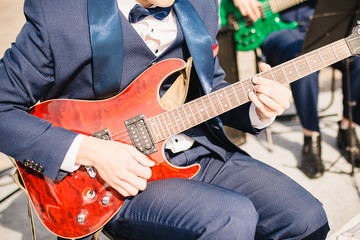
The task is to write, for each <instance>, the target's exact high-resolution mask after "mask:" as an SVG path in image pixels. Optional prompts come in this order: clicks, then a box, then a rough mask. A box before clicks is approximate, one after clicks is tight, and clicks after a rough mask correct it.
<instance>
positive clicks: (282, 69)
mask: <svg viewBox="0 0 360 240" xmlns="http://www.w3.org/2000/svg"><path fill="white" fill-rule="evenodd" d="M280 67H281V71H282V72H283V74H284V76H285V80H286V82H287V83H289V80H288V78H287V76H286V73H285V71H284V68H283V66H282V65H280Z"/></svg>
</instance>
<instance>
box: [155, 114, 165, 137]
mask: <svg viewBox="0 0 360 240" xmlns="http://www.w3.org/2000/svg"><path fill="white" fill-rule="evenodd" d="M155 118H157V119H159V115H158V116H155V117H154V121H155V127H156V128H157V131H158V134H156V136H157V137H158V138H159V139H162V138H164V137H165V135H164V136H163V135H162V134H161V130H163V129H162V128H161V129H159V127H158V124H157V123H156V122H158V123H159V121H156V119H155ZM164 134H165V132H164Z"/></svg>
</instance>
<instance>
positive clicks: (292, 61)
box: [291, 60, 300, 77]
mask: <svg viewBox="0 0 360 240" xmlns="http://www.w3.org/2000/svg"><path fill="white" fill-rule="evenodd" d="M291 63H292V64H293V66H294V68H295V71H296V74H297V75H298V77H300V74H299V72H298V70H297V68H296V65H295V63H294V60H291Z"/></svg>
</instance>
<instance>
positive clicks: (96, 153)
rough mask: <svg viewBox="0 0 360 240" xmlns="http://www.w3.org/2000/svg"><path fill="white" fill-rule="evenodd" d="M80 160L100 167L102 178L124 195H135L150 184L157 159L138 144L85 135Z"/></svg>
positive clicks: (97, 168) (98, 169) (83, 163)
mask: <svg viewBox="0 0 360 240" xmlns="http://www.w3.org/2000/svg"><path fill="white" fill-rule="evenodd" d="M76 164H79V165H84V166H92V167H94V168H96V170H97V171H98V173H99V174H100V176H101V178H102V179H103V180H104V181H105V182H107V183H108V184H109V185H110V186H111V187H113V188H114V189H115V190H116V191H118V192H119V193H120V194H121V195H123V196H124V197H128V196H135V195H136V194H137V193H138V192H139V191H142V190H144V189H145V188H146V186H147V181H146V179H149V178H150V177H151V169H150V167H152V166H154V164H155V163H154V162H153V161H151V160H150V159H148V158H147V157H146V156H145V155H143V154H142V153H140V152H139V151H138V150H137V149H136V148H135V147H134V146H131V145H127V144H123V143H119V142H115V141H106V140H101V139H98V138H94V137H85V138H84V139H83V141H82V142H81V146H80V149H79V152H78V155H77V157H76Z"/></svg>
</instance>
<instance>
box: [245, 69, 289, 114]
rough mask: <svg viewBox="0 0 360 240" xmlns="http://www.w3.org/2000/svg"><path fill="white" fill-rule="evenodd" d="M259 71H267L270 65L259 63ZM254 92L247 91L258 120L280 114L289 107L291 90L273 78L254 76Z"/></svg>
mask: <svg viewBox="0 0 360 240" xmlns="http://www.w3.org/2000/svg"><path fill="white" fill-rule="evenodd" d="M259 68H260V71H262V72H263V71H267V70H269V69H270V65H268V64H265V63H261V64H260V65H259ZM252 82H253V83H254V84H255V87H254V90H255V91H256V94H255V93H254V92H250V93H249V98H250V100H251V101H252V102H253V104H254V105H255V106H256V113H257V115H258V117H259V119H260V120H266V119H270V118H273V117H276V116H279V115H280V114H282V113H283V112H284V111H285V110H286V109H288V108H289V107H290V100H291V96H292V93H291V91H290V90H289V89H288V88H287V87H285V86H284V85H281V84H280V83H278V82H275V81H273V80H268V79H264V78H259V77H254V78H253V79H252Z"/></svg>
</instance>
